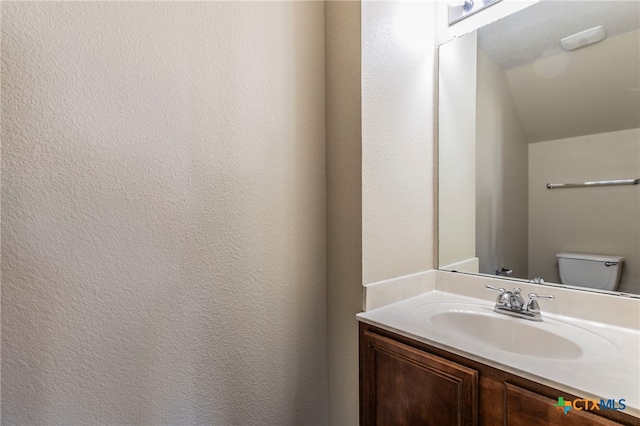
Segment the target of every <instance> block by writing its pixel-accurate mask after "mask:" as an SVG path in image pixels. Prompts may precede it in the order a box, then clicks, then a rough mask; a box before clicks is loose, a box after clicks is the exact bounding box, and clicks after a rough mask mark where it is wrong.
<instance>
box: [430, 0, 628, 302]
mask: <svg viewBox="0 0 640 426" xmlns="http://www.w3.org/2000/svg"><path fill="white" fill-rule="evenodd" d="M639 6H640V2H638V1H616V2H611V1H541V2H539V3H535V4H533V5H531V6H529V7H528V8H526V9H523V10H521V11H519V12H517V13H514V14H513V15H510V16H507V17H505V18H503V19H500V20H498V21H496V22H493V23H491V24H488V25H486V26H484V27H481V28H480V29H478V30H477V31H474V32H473V33H469V34H466V35H464V36H462V37H458V38H456V39H454V40H451V41H449V42H447V43H444V44H443V45H441V46H440V47H439V80H438V86H439V87H438V91H439V100H438V103H439V105H438V111H439V118H438V157H439V161H438V169H439V171H438V173H439V190H438V199H439V202H438V204H439V211H438V228H439V235H438V238H439V242H438V243H439V250H438V252H439V267H440V268H441V269H445V270H455V271H459V272H466V273H475V274H483V275H494V276H495V275H498V276H500V278H504V277H508V278H513V279H522V280H527V281H529V280H538V281H540V278H541V279H542V280H544V282H545V283H549V284H551V285H566V284H567V283H566V282H565V283H564V284H561V281H562V280H561V279H560V273H559V267H558V263H559V262H558V257H557V255H558V254H560V253H575V254H581V255H583V254H595V255H602V256H609V257H613V258H615V257H616V256H617V257H622V258H624V260H623V261H622V263H621V264H620V265H618V266H617V267H619V266H621V274H620V277H619V280H618V281H617V286H615V287H614V288H611V286H609V290H611V291H615V292H616V293H624V294H630V295H638V294H640V185H637V184H636V185H633V184H626V185H614V186H608V185H587V186H578V187H556V188H553V189H549V188H548V187H547V184H565V183H579V184H581V183H587V182H603V181H605V182H609V181H617V180H622V179H624V180H627V179H637V178H640V31H639V28H640V8H639ZM599 26H602V27H603V28H602V30H600V29H598V30H593V31H591V33H586V34H584V33H583V34H582V35H580V34H579V33H581V32H583V31H585V30H589V29H592V28H595V27H599ZM603 33H604V34H606V38H605V39H604V40H601V41H598V40H597V39H598V38H601V37H602V35H603ZM575 34H578V35H577V36H575V37H571V36H573V35H575ZM567 37H569V39H568V40H565V44H566V45H567V48H569V49H571V48H572V47H577V49H575V50H564V49H563V47H562V46H561V40H562V39H565V38H567ZM594 41H595V42H594ZM589 43H593V44H589ZM627 182H628V183H633V182H634V181H633V180H629V181H627ZM552 186H553V185H552ZM602 259H605V258H602ZM602 263H603V265H604V264H605V263H608V264H609V266H606V267H607V268H612V266H611V265H612V264H614V263H615V262H605V261H603V262H602ZM574 266H575V265H574ZM563 270H566V269H563ZM612 270H613V269H609V271H612ZM583 272H584V270H583ZM587 275H589V274H587ZM613 275H615V273H614V274H613ZM578 276H579V274H578ZM565 277H566V275H565ZM583 279H584V280H585V282H581V281H580V280H583ZM599 280H604V279H602V278H599ZM565 281H566V280H565ZM578 281H579V282H575V281H571V283H570V284H571V286H572V287H573V286H574V285H575V286H577V287H576V288H580V289H584V290H593V291H607V290H603V289H602V286H600V285H599V284H596V285H595V287H594V288H589V287H586V285H587V281H588V279H586V278H579V279H578ZM596 281H597V280H596Z"/></svg>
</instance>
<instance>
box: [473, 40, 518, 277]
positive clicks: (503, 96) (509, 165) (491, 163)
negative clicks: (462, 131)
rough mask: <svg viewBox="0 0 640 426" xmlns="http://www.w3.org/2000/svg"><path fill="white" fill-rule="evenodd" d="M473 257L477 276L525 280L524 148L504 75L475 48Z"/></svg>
mask: <svg viewBox="0 0 640 426" xmlns="http://www.w3.org/2000/svg"><path fill="white" fill-rule="evenodd" d="M477 71H478V74H477V108H476V120H477V122H476V150H477V156H476V166H477V168H476V255H477V256H478V258H479V259H480V272H481V273H485V274H493V273H494V272H495V270H496V269H500V268H502V267H507V268H510V269H512V270H513V275H512V276H513V277H518V278H529V276H528V269H527V265H528V255H527V250H528V243H527V238H528V232H529V221H528V216H529V208H528V194H529V184H528V165H529V163H528V145H527V141H526V140H525V137H524V131H523V130H522V125H521V124H520V117H519V116H518V113H517V111H516V108H515V104H514V102H513V98H512V96H511V90H510V89H509V84H508V82H507V79H506V77H505V75H504V72H503V71H502V70H501V69H500V67H498V65H497V64H496V63H495V62H493V60H491V58H489V57H488V56H487V55H486V54H485V53H484V52H483V51H482V50H480V49H478V69H477Z"/></svg>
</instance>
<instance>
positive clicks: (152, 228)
mask: <svg viewBox="0 0 640 426" xmlns="http://www.w3.org/2000/svg"><path fill="white" fill-rule="evenodd" d="M323 9H324V5H323V3H321V2H281V3H272V2H255V3H242V2H188V3H187V2H176V3H165V2H55V3H53V2H51V3H49V2H43V3H35V2H16V3H7V2H2V76H3V78H2V142H3V153H2V204H3V210H2V234H3V239H2V278H3V282H2V284H3V289H2V417H3V418H2V420H3V422H6V423H7V424H25V425H27V424H39V425H54V424H56V425H62V424H138V425H142V424H145V425H150V424H180V425H184V424H224V425H229V424H243V425H249V424H260V425H286V424H291V425H301V424H326V423H327V412H328V411H327V371H326V342H327V339H326V287H325V281H326V272H325V271H326V261H325V259H326V257H325V253H326V244H325V238H326V225H325V221H326V214H325V212H326V202H325V193H326V191H325V189H326V188H325V130H324V114H325V105H324V89H325V87H324V81H325V80H324V23H323Z"/></svg>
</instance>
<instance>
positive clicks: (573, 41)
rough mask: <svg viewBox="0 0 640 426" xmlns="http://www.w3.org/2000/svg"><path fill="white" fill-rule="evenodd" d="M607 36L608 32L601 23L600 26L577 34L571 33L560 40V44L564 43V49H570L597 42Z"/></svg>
mask: <svg viewBox="0 0 640 426" xmlns="http://www.w3.org/2000/svg"><path fill="white" fill-rule="evenodd" d="M605 38H607V32H606V31H605V30H604V27H603V26H602V25H600V26H599V27H593V28H590V29H588V30H584V31H582V32H579V33H577V34H574V35H570V36H569V37H565V38H563V39H562V40H560V45H562V48H563V49H564V50H566V51H570V50H576V49H580V48H581V47H586V46H589V45H592V44H595V43H597V42H599V41H602V40H604V39H605Z"/></svg>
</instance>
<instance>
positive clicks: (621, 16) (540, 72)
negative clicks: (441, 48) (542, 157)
mask: <svg viewBox="0 0 640 426" xmlns="http://www.w3.org/2000/svg"><path fill="white" fill-rule="evenodd" d="M598 25H603V26H604V27H605V30H606V32H607V39H606V40H605V41H603V42H600V43H598V44H595V45H591V46H587V47H585V48H582V49H578V50H574V51H572V52H565V51H564V50H562V48H561V47H560V39H562V38H564V37H567V36H570V35H572V34H575V33H578V32H580V31H584V30H586V29H589V28H593V27H595V26H598ZM639 27H640V2H638V1H615V2H612V1H542V2H540V3H537V4H535V5H533V6H531V7H529V8H527V9H525V10H523V11H521V12H519V13H516V14H514V15H512V16H509V17H507V18H504V19H502V20H500V21H496V22H495V23H493V24H490V25H488V26H485V27H483V28H481V29H480V30H479V31H478V46H479V48H480V49H482V50H483V51H485V53H487V55H489V57H491V58H492V59H493V60H494V61H495V62H496V63H497V64H498V65H499V66H500V67H501V68H502V69H503V70H504V71H505V75H506V76H507V80H508V81H509V84H510V87H511V93H512V95H513V99H514V101H515V103H516V107H517V109H518V114H519V116H520V120H521V123H522V127H523V129H524V131H525V135H526V138H527V141H528V142H539V141H545V140H553V139H562V138H567V137H574V136H580V135H587V134H596V133H604V132H611V131H615V130H623V129H629V128H637V127H640V32H639V31H638V28H639Z"/></svg>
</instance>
